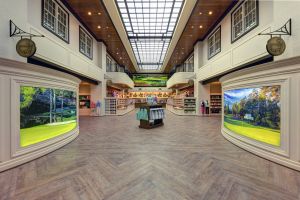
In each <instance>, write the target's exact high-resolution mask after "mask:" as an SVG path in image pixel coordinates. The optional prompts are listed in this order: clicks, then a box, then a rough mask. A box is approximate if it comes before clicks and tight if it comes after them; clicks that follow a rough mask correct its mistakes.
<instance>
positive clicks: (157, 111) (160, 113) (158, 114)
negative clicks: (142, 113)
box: [150, 108, 165, 120]
mask: <svg viewBox="0 0 300 200" xmlns="http://www.w3.org/2000/svg"><path fill="white" fill-rule="evenodd" d="M164 118H165V111H164V109H163V108H151V109H150V120H156V119H164Z"/></svg>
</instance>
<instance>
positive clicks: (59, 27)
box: [42, 0, 69, 42]
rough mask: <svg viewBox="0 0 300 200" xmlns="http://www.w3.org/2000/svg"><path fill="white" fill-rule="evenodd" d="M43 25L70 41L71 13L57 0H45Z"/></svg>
mask: <svg viewBox="0 0 300 200" xmlns="http://www.w3.org/2000/svg"><path fill="white" fill-rule="evenodd" d="M42 3H43V10H42V25H43V27H45V28H46V29H48V30H49V31H51V32H52V33H54V34H55V35H56V36H58V37H59V38H61V39H62V40H64V41H65V42H69V14H68V12H67V11H65V10H64V9H63V7H61V6H60V5H59V4H58V3H57V2H56V1H55V0H43V2H42Z"/></svg>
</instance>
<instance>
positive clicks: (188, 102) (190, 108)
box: [184, 97, 196, 114]
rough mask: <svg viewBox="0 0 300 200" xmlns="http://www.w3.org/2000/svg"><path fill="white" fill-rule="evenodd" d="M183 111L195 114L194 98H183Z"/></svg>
mask: <svg viewBox="0 0 300 200" xmlns="http://www.w3.org/2000/svg"><path fill="white" fill-rule="evenodd" d="M184 113H187V114H196V98H191V97H190V98H184Z"/></svg>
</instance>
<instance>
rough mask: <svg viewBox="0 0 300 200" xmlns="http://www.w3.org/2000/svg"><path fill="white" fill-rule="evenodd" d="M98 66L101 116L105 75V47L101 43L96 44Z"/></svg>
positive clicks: (104, 91) (102, 113)
mask: <svg viewBox="0 0 300 200" xmlns="http://www.w3.org/2000/svg"><path fill="white" fill-rule="evenodd" d="M98 65H99V66H101V67H102V72H103V73H102V74H101V76H102V77H101V83H99V89H100V90H101V92H100V93H99V95H100V102H101V116H103V115H105V97H106V81H107V80H106V79H105V78H104V76H105V74H106V46H105V44H104V43H103V42H99V43H98Z"/></svg>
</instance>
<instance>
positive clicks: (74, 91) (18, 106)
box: [0, 59, 80, 171]
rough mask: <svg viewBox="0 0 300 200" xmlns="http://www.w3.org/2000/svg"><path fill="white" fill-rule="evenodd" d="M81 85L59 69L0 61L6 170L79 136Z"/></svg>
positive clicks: (0, 128)
mask: <svg viewBox="0 0 300 200" xmlns="http://www.w3.org/2000/svg"><path fill="white" fill-rule="evenodd" d="M79 82H80V80H79V79H78V78H76V77H74V76H71V75H69V74H66V73H63V72H59V71H56V70H53V69H48V68H45V67H41V66H37V65H32V64H27V63H23V62H17V61H12V60H7V59H0V94H1V95H0V110H1V112H0V171H3V170H6V169H9V168H12V167H15V166H17V165H20V164H23V163H25V162H28V161H31V160H33V159H36V158H38V157H41V156H43V155H45V154H47V153H49V152H51V151H54V150H56V149H58V148H60V147H62V146H64V145H66V144H68V143H69V142H71V141H72V140H74V139H75V138H76V137H77V136H78V133H79V126H78V89H79Z"/></svg>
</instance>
